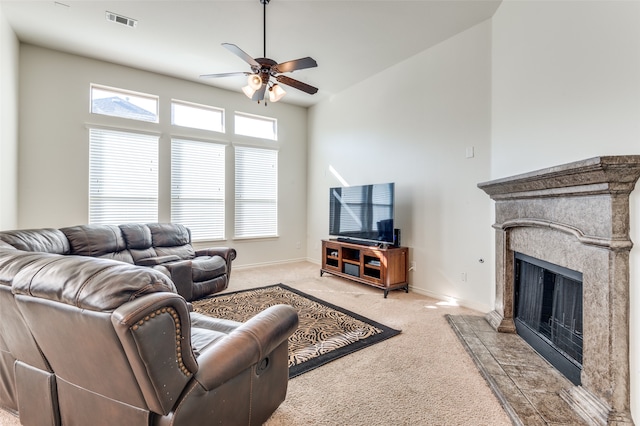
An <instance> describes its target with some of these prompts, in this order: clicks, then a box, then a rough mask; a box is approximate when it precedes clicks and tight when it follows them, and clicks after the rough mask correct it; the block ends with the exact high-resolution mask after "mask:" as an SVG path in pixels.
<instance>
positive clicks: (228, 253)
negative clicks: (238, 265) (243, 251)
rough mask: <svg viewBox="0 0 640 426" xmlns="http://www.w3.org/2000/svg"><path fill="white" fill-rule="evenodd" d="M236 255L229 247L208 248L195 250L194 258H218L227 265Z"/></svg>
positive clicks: (234, 250)
mask: <svg viewBox="0 0 640 426" xmlns="http://www.w3.org/2000/svg"><path fill="white" fill-rule="evenodd" d="M236 255H237V253H236V249H234V248H231V247H209V248H203V249H198V250H196V256H220V257H222V258H223V259H224V260H225V261H226V262H227V263H229V264H230V263H231V261H232V260H234V259H235V258H236Z"/></svg>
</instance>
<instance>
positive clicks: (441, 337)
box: [0, 262, 511, 426]
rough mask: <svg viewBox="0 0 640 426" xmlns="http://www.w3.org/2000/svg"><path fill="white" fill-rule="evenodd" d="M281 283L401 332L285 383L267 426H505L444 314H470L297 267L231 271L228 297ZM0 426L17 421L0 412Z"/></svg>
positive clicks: (502, 414) (313, 267) (305, 265)
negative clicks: (282, 398)
mask: <svg viewBox="0 0 640 426" xmlns="http://www.w3.org/2000/svg"><path fill="white" fill-rule="evenodd" d="M276 283H284V284H287V285H289V286H291V287H294V288H296V289H299V290H301V291H303V292H305V293H308V294H310V295H312V296H315V297H318V298H320V299H323V300H325V301H327V302H330V303H333V304H335V305H338V306H340V307H343V308H345V309H348V310H351V311H353V312H356V313H358V314H360V315H363V316H365V317H368V318H371V319H372V320H374V321H378V322H380V323H382V324H385V325H387V326H389V327H392V328H396V329H400V330H402V333H401V334H400V335H398V336H395V337H393V338H391V339H389V340H385V341H384V342H381V343H378V344H375V345H373V346H370V347H368V348H365V349H362V350H360V351H357V352H355V353H352V354H349V355H347V356H345V357H343V358H340V359H338V360H336V361H333V362H330V363H329V364H326V365H324V366H322V367H320V368H318V369H315V370H313V371H310V372H308V373H305V374H303V375H301V376H298V377H296V378H293V379H291V380H290V381H289V389H288V392H287V399H286V401H285V402H284V403H282V405H281V406H280V407H279V408H278V410H277V411H276V412H275V413H274V414H273V416H272V417H271V418H270V419H269V421H267V423H266V425H267V426H281V425H283V426H290V425H296V426H299V425H347V424H348V425H363V426H364V425H366V426H372V425H394V426H395V425H412V426H413V425H443V426H444V425H446V426H453V425H473V426H480V425H487V426H489V425H491V426H501V425H505V426H506V425H511V421H510V420H509V418H508V417H507V415H506V413H505V412H504V410H503V409H502V407H501V405H500V403H499V402H498V400H497V398H496V397H495V396H494V395H493V393H492V392H491V390H490V389H489V387H488V385H487V384H486V382H485V381H484V379H483V378H482V376H481V375H480V373H479V372H478V369H477V368H476V366H475V364H474V363H473V361H472V360H471V357H470V356H469V355H468V354H467V353H466V352H465V349H464V348H463V346H462V344H461V343H460V341H459V340H458V338H457V337H456V335H455V333H454V332H453V330H452V329H451V327H450V326H449V324H448V322H447V320H446V318H445V317H444V315H445V314H453V315H464V314H474V313H475V314H477V312H475V311H471V310H469V309H465V308H461V307H457V306H448V305H447V304H443V303H439V302H438V301H437V300H434V299H430V298H428V297H425V296H421V295H419V294H416V293H412V292H411V291H410V292H409V293H408V294H406V293H404V291H393V292H390V293H389V296H388V298H387V299H384V298H383V294H382V291H381V290H378V289H374V288H372V287H369V286H366V285H363V284H357V283H352V282H350V281H347V280H344V279H341V278H336V277H333V276H331V275H327V274H325V276H324V277H322V278H321V277H320V266H318V265H315V264H312V263H307V262H300V263H294V264H286V265H279V266H278V265H276V266H266V267H258V268H246V269H236V270H234V271H233V272H232V275H231V285H230V288H229V289H228V290H229V291H237V290H241V289H245V288H253V287H260V286H264V285H268V284H276ZM0 425H2V426H17V425H19V422H18V420H17V419H16V418H15V417H13V416H11V415H10V414H7V413H6V412H3V411H1V410H0Z"/></svg>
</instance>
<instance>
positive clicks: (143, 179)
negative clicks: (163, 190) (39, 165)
mask: <svg viewBox="0 0 640 426" xmlns="http://www.w3.org/2000/svg"><path fill="white" fill-rule="evenodd" d="M157 221H158V137H157V136H153V135H147V134H141V133H132V132H122V131H115V130H105V129H98V128H92V129H90V130H89V223H98V224H120V223H128V222H139V223H148V222H157Z"/></svg>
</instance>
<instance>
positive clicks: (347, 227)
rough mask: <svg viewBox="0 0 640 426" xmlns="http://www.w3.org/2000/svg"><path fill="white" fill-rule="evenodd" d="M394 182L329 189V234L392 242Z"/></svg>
mask: <svg viewBox="0 0 640 426" xmlns="http://www.w3.org/2000/svg"><path fill="white" fill-rule="evenodd" d="M394 190H395V184H394V183H379V184H373V185H360V186H345V187H336V188H330V189H329V209H330V210H329V235H331V236H334V237H338V239H339V240H343V241H345V240H346V241H349V240H355V242H370V243H385V244H393V214H394Z"/></svg>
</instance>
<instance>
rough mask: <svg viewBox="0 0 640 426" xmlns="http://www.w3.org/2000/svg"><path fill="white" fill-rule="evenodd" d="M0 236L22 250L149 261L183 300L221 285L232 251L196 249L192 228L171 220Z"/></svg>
mask: <svg viewBox="0 0 640 426" xmlns="http://www.w3.org/2000/svg"><path fill="white" fill-rule="evenodd" d="M0 241H4V242H6V243H8V244H10V245H11V246H13V247H15V248H17V249H19V250H24V251H34V252H46V253H56V254H63V255H68V254H75V255H79V256H91V257H100V258H107V259H115V260H119V261H122V262H127V263H131V264H136V265H141V266H149V267H152V268H155V269H158V270H160V271H162V272H164V273H165V274H167V275H168V276H169V277H170V278H171V280H172V281H173V283H174V284H175V286H176V288H177V290H178V293H179V294H180V295H181V296H183V297H184V298H185V299H186V300H187V301H191V300H196V299H199V298H202V297H204V296H208V295H210V294H214V293H217V292H219V291H222V290H224V289H226V288H227V287H228V285H229V277H230V276H231V262H232V261H233V260H234V259H235V258H236V251H235V250H234V249H233V248H229V247H215V248H206V249H200V250H195V249H194V248H193V246H192V244H191V232H190V231H189V229H188V228H187V227H185V226H184V225H180V224H175V223H150V224H136V223H131V224H125V225H119V226H116V225H79V226H73V227H68V228H62V229H27V230H16V231H4V232H0Z"/></svg>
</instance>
